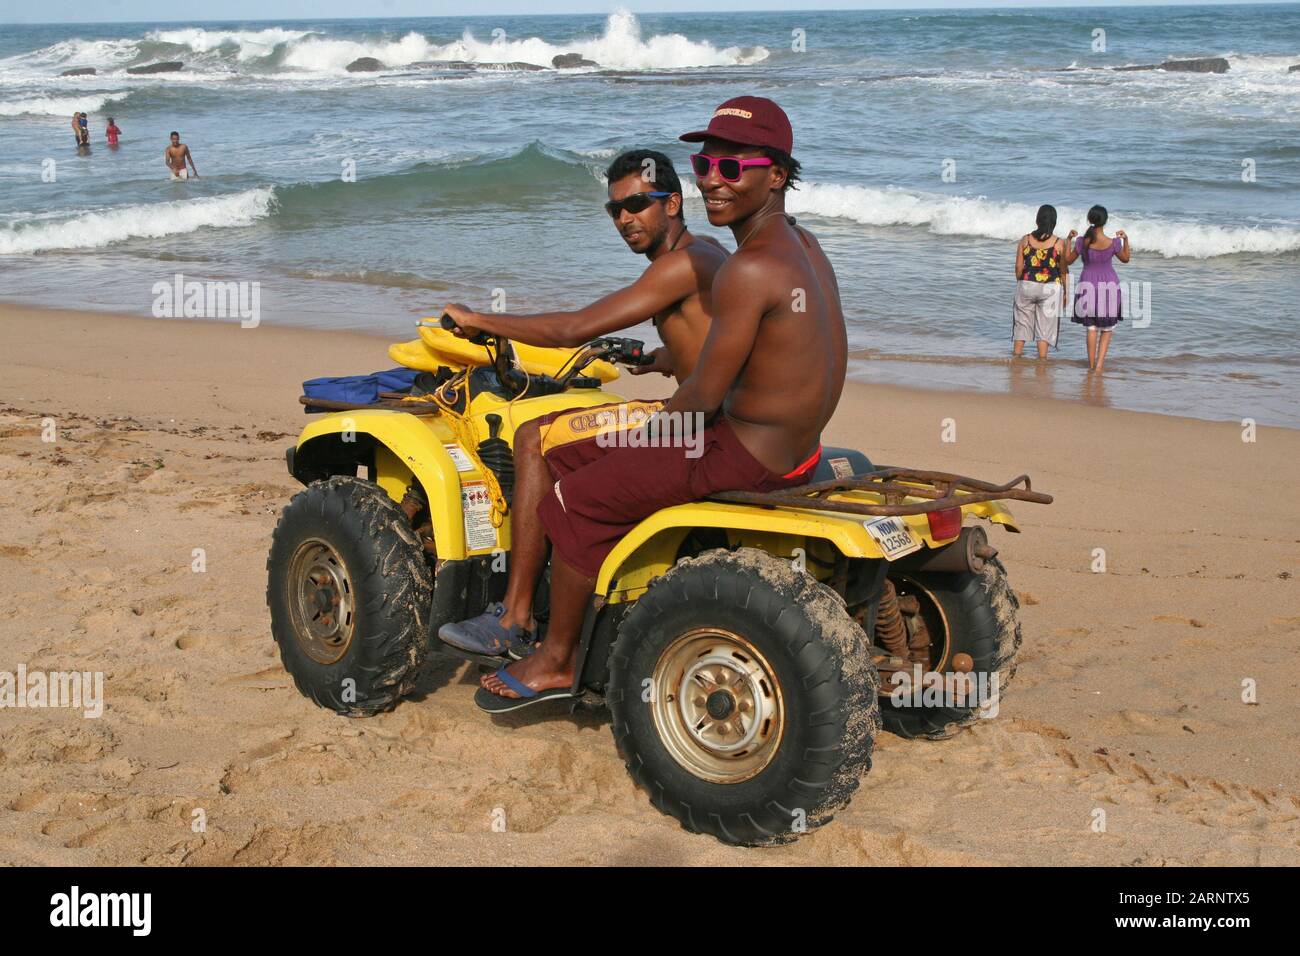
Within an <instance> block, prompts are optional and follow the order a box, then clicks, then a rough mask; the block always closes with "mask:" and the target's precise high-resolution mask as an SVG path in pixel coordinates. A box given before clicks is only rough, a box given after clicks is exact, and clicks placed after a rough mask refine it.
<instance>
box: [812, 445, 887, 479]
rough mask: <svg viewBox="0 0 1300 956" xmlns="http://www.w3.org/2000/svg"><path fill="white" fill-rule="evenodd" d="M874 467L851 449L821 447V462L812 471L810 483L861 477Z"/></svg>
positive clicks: (859, 453)
mask: <svg viewBox="0 0 1300 956" xmlns="http://www.w3.org/2000/svg"><path fill="white" fill-rule="evenodd" d="M874 467H875V466H874V465H872V464H871V460H870V459H869V458H867V456H866V455H864V454H862V452H860V451H857V450H855V449H852V448H831V447H829V446H823V448H822V457H821V460H820V461H818V462H817V467H816V468H814V469H813V474H812V478H811V479H809V480H810V481H830V480H831V479H832V478H852V477H853V476H854V475H863V474H866V473H867V472H869V471H871V470H872V469H873V468H874Z"/></svg>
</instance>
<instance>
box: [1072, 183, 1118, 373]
mask: <svg viewBox="0 0 1300 956" xmlns="http://www.w3.org/2000/svg"><path fill="white" fill-rule="evenodd" d="M1107 218H1109V217H1108V215H1107V213H1106V208H1105V207H1104V206H1093V207H1092V208H1091V209H1089V210H1088V231H1087V232H1085V233H1084V234H1083V235H1082V236H1079V234H1078V233H1077V232H1075V231H1074V230H1073V229H1071V230H1070V234H1069V236H1067V237H1066V240H1065V246H1066V248H1065V265H1066V266H1067V267H1068V266H1070V265H1072V264H1073V263H1074V261H1075V260H1076V259H1079V258H1082V259H1083V273H1082V274H1081V275H1080V276H1079V281H1078V283H1077V284H1076V285H1075V293H1074V315H1073V317H1072V318H1071V320H1070V321H1072V322H1078V323H1079V324H1080V325H1082V326H1083V327H1084V328H1085V329H1087V330H1088V371H1090V372H1100V371H1101V366H1102V363H1103V362H1105V361H1106V350H1107V349H1108V348H1109V347H1110V335H1111V332H1112V331H1113V330H1114V328H1115V323H1117V322H1122V321H1123V320H1124V302H1123V299H1122V297H1121V296H1120V288H1119V276H1117V275H1116V274H1115V266H1114V264H1113V262H1112V260H1114V259H1118V260H1119V261H1120V262H1128V261H1129V256H1130V254H1131V251H1130V249H1129V243H1128V235H1127V234H1126V233H1125V232H1124V230H1123V229H1120V230H1118V231H1116V233H1115V238H1113V239H1112V238H1111V237H1110V236H1107V235H1106V229H1105V227H1106V220H1107ZM1076 236H1078V238H1077V239H1076V238H1075V237H1076ZM1099 338H1100V341H1098V339H1099Z"/></svg>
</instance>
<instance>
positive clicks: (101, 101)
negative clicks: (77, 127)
mask: <svg viewBox="0 0 1300 956" xmlns="http://www.w3.org/2000/svg"><path fill="white" fill-rule="evenodd" d="M130 95H131V94H130V91H122V92H118V93H84V94H81V95H73V96H34V97H31V98H29V99H21V100H0V116H67V117H69V118H71V117H72V114H73V113H75V112H82V113H97V112H99V111H100V110H101V109H103V108H104V107H105V106H106V105H107V104H109V103H116V102H119V101H120V100H124V99H126V98H127V97H128V96H130Z"/></svg>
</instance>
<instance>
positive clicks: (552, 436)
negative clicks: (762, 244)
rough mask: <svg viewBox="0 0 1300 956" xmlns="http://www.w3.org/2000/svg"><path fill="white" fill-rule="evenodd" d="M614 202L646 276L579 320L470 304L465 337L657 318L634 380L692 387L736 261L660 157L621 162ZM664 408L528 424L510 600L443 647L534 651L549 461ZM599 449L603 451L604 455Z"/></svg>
mask: <svg viewBox="0 0 1300 956" xmlns="http://www.w3.org/2000/svg"><path fill="white" fill-rule="evenodd" d="M606 178H607V179H608V181H609V202H607V203H606V204H605V211H606V212H608V213H609V215H610V217H611V218H612V219H613V221H614V225H615V227H616V228H617V229H618V231H619V233H620V234H621V235H622V237H623V241H624V242H626V243H627V246H628V248H629V249H631V250H632V251H633V252H636V253H640V254H641V255H644V256H645V257H646V258H647V259H649V260H650V265H649V267H648V268H647V269H646V270H645V272H644V273H642V274H641V277H640V278H639V279H637V280H636V282H634V283H632V285H630V286H628V287H627V288H625V289H620V290H619V291H617V292H614V293H611V294H610V295H607V296H605V297H604V298H603V299H600V300H599V301H597V302H594V303H592V304H591V305H589V306H587V307H586V308H584V309H579V310H577V311H576V312H543V313H540V314H537V315H504V314H501V313H493V312H473V311H471V310H469V309H467V308H466V307H465V306H463V305H455V304H453V305H448V306H447V307H446V309H445V310H444V311H445V312H446V313H447V314H448V315H450V316H451V317H452V318H453V319H454V320H455V321H456V324H457V325H458V326H460V334H462V335H472V334H474V333H476V332H477V331H479V330H482V331H484V332H489V333H492V334H494V335H503V336H505V337H506V338H509V339H513V340H515V341H518V342H523V343H525V344H528V345H541V346H552V347H556V346H558V347H572V346H577V345H583V344H585V343H586V342H589V341H590V340H591V339H594V338H596V337H597V336H601V335H608V334H610V333H612V332H617V331H620V330H622V329H626V328H629V327H630V326H633V325H636V324H637V323H639V322H644V321H645V320H646V319H647V318H650V317H653V319H654V323H655V325H656V327H657V328H658V330H659V335H660V337H661V338H662V339H663V340H664V344H665V347H664V348H660V349H656V350H655V352H654V362H653V364H651V365H648V366H642V367H640V368H637V369H633V373H634V374H644V373H646V372H655V371H657V372H662V373H663V374H665V375H668V374H672V375H675V376H676V377H677V379H678V381H683V380H685V379H686V378H687V377H688V376H689V375H690V374H691V372H692V371H693V370H694V368H695V360H696V358H697V357H698V356H699V354H700V349H701V348H703V346H704V340H705V337H706V336H707V335H708V332H709V321H710V315H711V294H710V289H711V287H712V285H713V277H714V275H715V274H716V273H717V271H718V269H719V268H721V266H722V264H723V262H725V261H726V257H727V254H726V252H725V251H723V249H722V247H721V246H720V245H718V243H717V242H715V241H714V240H712V239H708V238H701V237H696V236H693V235H692V234H691V233H690V231H689V230H688V229H687V228H686V220H685V219H684V218H683V216H682V185H681V182H680V181H679V180H678V178H677V173H676V172H675V171H674V170H673V165H672V160H670V159H669V158H668V157H667V156H665V155H664V154H663V153H656V152H654V151H652V150H634V151H632V152H628V153H624V154H623V155H621V156H619V157H618V158H617V159H615V160H614V162H613V163H612V164H611V165H610V167H609V169H608V170H607V171H606ZM662 404H663V403H662V402H629V403H627V404H626V405H625V406H623V408H622V410H621V411H622V414H620V407H619V406H618V405H617V404H614V405H604V406H598V407H597V408H595V409H593V408H579V409H571V410H569V411H564V412H559V413H556V414H553V415H548V416H544V417H543V418H541V419H536V420H534V421H530V422H527V423H526V424H524V425H522V426H520V428H519V429H518V431H516V432H515V440H514V455H515V494H514V501H513V503H512V505H511V509H510V514H511V521H512V522H513V523H512V526H511V540H512V550H511V555H510V574H509V579H508V583H507V585H506V593H505V596H504V599H503V601H502V602H501V603H500V604H494V605H492V606H491V607H489V608H488V609H487V611H485V612H484V613H483V614H480V615H479V616H478V617H474V618H470V619H469V620H467V621H459V622H456V623H452V624H446V625H444V626H443V627H442V628H441V629H440V630H439V632H438V636H439V637H440V638H442V640H443V641H445V642H446V643H448V644H450V645H452V646H453V647H458V648H460V649H461V650H465V651H471V652H474V653H476V654H485V655H509V656H511V657H519V656H521V655H522V654H523V652H524V651H525V650H526V649H527V647H528V644H529V642H530V640H531V638H532V636H533V631H534V630H535V628H536V623H535V622H534V621H533V594H534V592H535V591H536V589H537V582H538V580H539V578H540V577H541V574H542V571H543V569H544V568H545V567H546V556H547V555H546V552H547V542H546V533H545V530H544V529H543V528H542V526H541V523H540V521H539V520H538V514H537V509H538V506H539V505H540V504H541V501H542V498H543V497H544V496H545V495H546V494H548V493H549V492H550V490H551V485H552V484H553V483H554V481H555V477H554V476H553V475H552V473H551V469H550V467H549V466H548V464H547V460H546V459H547V457H549V456H551V455H552V454H556V453H561V451H563V453H564V454H568V455H574V454H578V455H582V454H586V453H587V452H584V451H583V450H582V449H584V448H587V446H594V445H595V440H596V437H597V435H598V434H601V435H604V436H605V437H608V435H609V433H610V432H611V431H615V430H618V429H619V423H620V422H621V423H623V424H622V427H623V428H624V429H625V428H627V427H629V425H628V423H629V422H631V423H632V424H639V422H640V420H642V419H644V418H645V417H647V416H649V415H650V414H651V413H652V412H654V411H656V410H657V409H658V408H660V407H661V406H662ZM599 412H613V413H614V414H613V416H611V417H612V418H613V420H614V421H613V424H612V425H609V426H606V427H602V426H599V425H594V426H593V425H591V421H592V415H593V413H599ZM598 450H599V449H597V451H598Z"/></svg>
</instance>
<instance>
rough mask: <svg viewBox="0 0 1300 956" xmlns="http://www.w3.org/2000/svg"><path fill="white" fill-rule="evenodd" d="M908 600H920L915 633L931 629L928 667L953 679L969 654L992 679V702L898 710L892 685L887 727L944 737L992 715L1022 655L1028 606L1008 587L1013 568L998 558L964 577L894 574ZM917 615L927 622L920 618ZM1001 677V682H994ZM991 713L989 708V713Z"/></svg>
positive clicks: (912, 623) (974, 667) (974, 668)
mask: <svg viewBox="0 0 1300 956" xmlns="http://www.w3.org/2000/svg"><path fill="white" fill-rule="evenodd" d="M890 580H891V581H892V582H893V583H894V585H895V587H896V588H897V590H898V594H899V595H900V600H901V599H902V598H905V597H908V596H911V597H914V598H916V605H917V606H918V610H917V611H916V612H915V613H914V614H912V615H905V616H909V617H912V618H914V619H912V620H908V621H907V626H908V628H909V631H911V629H913V628H915V627H918V626H923V627H926V628H928V630H929V632H930V639H931V645H930V660H929V662H928V666H926V667H923V670H929V671H931V672H935V673H942V674H953V673H954V672H956V671H958V670H960V669H961V668H958V667H955V666H954V659H959V656H960V655H963V654H964V655H966V656H967V657H968V658H969V661H966V662H963V664H968V665H969V667H970V670H969V674H970V675H971V676H972V677H973V678H976V680H977V684H976V686H980V685H979V684H978V680H979V678H980V675H984V677H983V679H984V685H983V686H985V687H987V688H989V690H990V691H991V693H992V695H993V696H992V697H990V698H987V699H984V698H981V699H980V700H979V701H978V704H977V705H976V706H952V707H948V706H944V707H916V706H898V705H897V704H895V703H894V701H892V700H891V699H890V692H891V691H892V690H893V689H894V688H893V686H892V685H891V683H890V682H889V681H888V680H886V681H885V682H884V685H883V687H882V689H881V716H882V718H883V720H884V726H885V729H886V730H888V731H889V732H890V733H893V734H898V735H899V736H901V737H907V738H914V737H926V738H930V739H936V740H941V739H944V738H947V737H951V736H952V735H953V734H954V733H956V732H957V731H958V730H959V729H961V728H962V727H966V726H968V725H970V724H973V723H975V721H977V720H979V719H980V717H981V713H982V712H983V713H988V712H989V708H990V707H992V706H993V705H994V704H995V703H996V702H997V701H998V700H999V699H1000V697H1001V695H1002V694H1003V693H1005V692H1006V689H1007V685H1008V684H1009V683H1010V682H1011V678H1012V677H1013V676H1014V675H1015V673H1016V658H1017V655H1018V652H1019V650H1020V621H1019V616H1018V613H1017V612H1018V610H1019V608H1020V602H1019V601H1018V600H1017V599H1016V593H1015V591H1013V590H1012V589H1011V587H1010V585H1009V584H1008V583H1007V570H1006V568H1005V567H1003V566H1002V562H1001V561H999V560H998V559H997V558H991V559H989V560H988V561H987V562H985V564H984V567H983V569H982V570H980V571H968V572H964V573H960V574H944V573H916V574H908V573H906V572H899V573H894V572H891V573H890ZM916 618H919V620H918V619H916ZM994 678H996V680H995V679H994ZM981 708H983V711H981Z"/></svg>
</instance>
